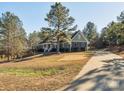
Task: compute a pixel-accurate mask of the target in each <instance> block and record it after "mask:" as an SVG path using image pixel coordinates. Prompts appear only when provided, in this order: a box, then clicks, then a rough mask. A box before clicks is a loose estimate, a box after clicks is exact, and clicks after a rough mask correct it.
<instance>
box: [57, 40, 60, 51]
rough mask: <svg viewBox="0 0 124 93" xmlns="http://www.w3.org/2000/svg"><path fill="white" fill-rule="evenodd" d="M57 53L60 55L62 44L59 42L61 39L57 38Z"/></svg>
mask: <svg viewBox="0 0 124 93" xmlns="http://www.w3.org/2000/svg"><path fill="white" fill-rule="evenodd" d="M57 53H60V42H59V38H57Z"/></svg>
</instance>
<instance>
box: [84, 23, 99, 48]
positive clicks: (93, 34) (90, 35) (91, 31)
mask: <svg viewBox="0 0 124 93" xmlns="http://www.w3.org/2000/svg"><path fill="white" fill-rule="evenodd" d="M83 33H84V35H85V36H86V37H87V39H88V40H89V42H90V46H91V47H92V46H95V44H96V40H97V39H98V36H99V35H98V33H97V31H96V26H95V24H94V23H92V22H88V23H87V24H86V27H84V29H83Z"/></svg>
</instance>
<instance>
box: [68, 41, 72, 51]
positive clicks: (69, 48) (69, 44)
mask: <svg viewBox="0 0 124 93" xmlns="http://www.w3.org/2000/svg"><path fill="white" fill-rule="evenodd" d="M71 46H72V44H71V43H70V44H69V51H70V52H71Z"/></svg>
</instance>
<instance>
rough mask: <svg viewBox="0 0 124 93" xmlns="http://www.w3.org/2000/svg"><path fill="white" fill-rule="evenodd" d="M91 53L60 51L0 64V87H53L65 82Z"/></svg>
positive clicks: (36, 88) (22, 88)
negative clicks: (55, 53) (54, 53)
mask: <svg viewBox="0 0 124 93" xmlns="http://www.w3.org/2000/svg"><path fill="white" fill-rule="evenodd" d="M91 55H92V54H91V53H89V52H78V53H63V54H60V55H51V56H44V57H39V58H33V59H31V60H26V61H23V62H16V63H13V62H11V63H3V64H0V90H56V89H58V88H60V87H63V86H64V85H67V84H68V83H69V82H70V81H71V80H72V79H73V78H74V77H75V76H76V75H77V74H78V73H79V71H80V70H81V69H82V67H83V66H84V65H85V64H86V63H87V61H88V60H89V58H90V57H91Z"/></svg>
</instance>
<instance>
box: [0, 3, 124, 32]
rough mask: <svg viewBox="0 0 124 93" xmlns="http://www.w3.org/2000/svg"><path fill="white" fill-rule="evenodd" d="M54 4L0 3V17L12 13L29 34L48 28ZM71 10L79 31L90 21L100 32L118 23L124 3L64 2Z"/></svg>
mask: <svg viewBox="0 0 124 93" xmlns="http://www.w3.org/2000/svg"><path fill="white" fill-rule="evenodd" d="M53 4H54V2H53V3H52V2H50V3H49V2H37V3H35V2H21V3H19V2H16V3H14V2H8V3H7V2H0V17H1V16H2V15H1V14H2V13H5V12H6V11H10V12H12V13H14V14H15V15H17V16H18V17H19V18H20V19H21V21H22V22H23V27H24V29H25V31H26V32H27V33H28V34H29V33H31V32H33V31H34V30H36V31H39V30H40V28H42V27H48V23H47V22H46V21H45V20H44V18H45V17H46V14H47V13H48V12H49V10H50V6H51V5H53ZM62 4H63V5H64V6H66V7H67V8H68V9H69V10H70V15H71V16H72V17H74V18H75V23H74V24H77V25H78V29H79V30H82V29H83V28H84V26H85V25H86V23H87V22H88V21H91V22H94V23H95V25H96V26H97V31H98V32H100V31H101V29H102V28H103V27H105V26H106V25H107V24H108V23H110V22H111V21H117V16H119V15H120V13H121V11H123V10H124V3H117V2H113V3H110V2H107V3H102V2H101V3H100V2H99V3H97V2H89V3H88V2H87V3H86V2H78V3H76V2H68V3H67V2H66V3H64V2H62Z"/></svg>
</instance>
